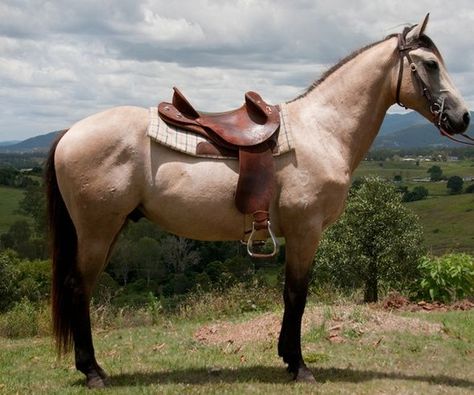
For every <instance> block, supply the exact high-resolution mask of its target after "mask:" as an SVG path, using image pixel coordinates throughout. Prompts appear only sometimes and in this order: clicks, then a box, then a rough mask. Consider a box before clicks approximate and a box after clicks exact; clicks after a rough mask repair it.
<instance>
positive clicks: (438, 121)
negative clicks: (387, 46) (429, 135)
mask: <svg viewBox="0 0 474 395" xmlns="http://www.w3.org/2000/svg"><path fill="white" fill-rule="evenodd" d="M410 30H411V29H409V28H406V29H405V30H404V32H403V33H400V34H398V53H399V55H400V66H399V68H398V81H397V93H396V101H397V104H398V105H399V106H401V107H404V108H407V106H405V105H404V104H403V103H402V102H401V101H400V89H401V87H402V79H403V69H404V67H403V62H404V59H405V58H407V60H408V64H409V65H410V70H411V72H412V74H413V76H414V78H415V81H416V82H417V84H418V86H419V90H420V92H421V93H422V95H423V96H424V97H425V98H426V100H427V101H428V104H429V108H430V112H431V114H433V116H434V119H433V123H434V125H435V126H436V127H437V128H438V130H439V132H440V133H441V134H442V135H443V136H445V137H447V138H449V139H451V140H453V141H456V142H458V143H462V144H467V145H474V144H473V143H470V142H468V141H463V140H458V139H456V138H455V137H453V136H452V135H451V134H449V133H448V132H447V131H446V130H444V128H443V126H442V123H443V122H446V121H447V116H446V114H445V113H444V109H445V108H444V100H445V99H444V98H439V99H435V98H434V96H433V94H432V92H431V90H430V89H429V87H428V85H427V84H426V83H425V81H423V79H422V78H421V76H420V74H419V73H418V70H417V66H416V64H415V62H413V60H412V58H411V56H410V51H413V50H414V49H418V48H421V47H422V46H423V45H421V44H419V43H414V44H411V45H407V43H406V36H407V34H408V32H409V31H410ZM446 91H447V90H441V92H446ZM461 136H463V137H464V138H466V139H467V140H470V141H474V139H473V138H472V137H470V136H468V135H466V134H464V133H461Z"/></svg>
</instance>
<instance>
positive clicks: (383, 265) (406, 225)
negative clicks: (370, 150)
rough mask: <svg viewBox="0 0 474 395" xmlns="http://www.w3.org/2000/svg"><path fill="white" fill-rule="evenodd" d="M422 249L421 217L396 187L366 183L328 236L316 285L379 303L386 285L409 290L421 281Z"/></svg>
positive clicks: (317, 266)
mask: <svg viewBox="0 0 474 395" xmlns="http://www.w3.org/2000/svg"><path fill="white" fill-rule="evenodd" d="M421 245H422V231H421V227H420V225H419V223H418V218H417V217H416V216H415V215H414V214H413V213H412V212H411V211H410V210H409V209H408V208H406V207H405V206H404V205H403V204H402V202H401V196H400V194H399V193H397V191H396V189H395V187H394V186H392V185H391V184H389V183H387V182H385V181H383V180H382V179H380V178H366V179H364V180H363V182H362V184H361V185H360V186H359V187H358V188H357V189H356V190H355V191H352V192H351V194H350V196H349V199H348V203H347V207H346V211H345V213H344V214H343V216H342V217H341V218H340V220H339V221H338V222H337V223H336V224H334V225H333V226H331V227H330V228H329V229H328V230H327V231H326V233H325V235H324V237H323V240H322V242H321V245H320V248H319V250H318V252H317V254H316V257H315V268H314V274H315V281H318V280H320V281H323V282H324V281H326V282H330V283H332V284H334V285H336V286H339V287H341V288H350V289H354V288H358V287H364V301H365V302H376V301H377V300H378V290H379V285H380V283H381V282H383V283H384V284H385V285H388V286H390V287H406V286H409V285H411V283H412V282H413V281H414V280H415V279H416V276H417V262H418V260H419V259H420V257H421V256H422V255H423V250H422V248H421V247H420V246H421Z"/></svg>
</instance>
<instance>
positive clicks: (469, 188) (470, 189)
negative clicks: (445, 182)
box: [464, 184, 474, 193]
mask: <svg viewBox="0 0 474 395" xmlns="http://www.w3.org/2000/svg"><path fill="white" fill-rule="evenodd" d="M464 192H466V193H474V184H471V185H469V186H467V187H466V189H465V191H464Z"/></svg>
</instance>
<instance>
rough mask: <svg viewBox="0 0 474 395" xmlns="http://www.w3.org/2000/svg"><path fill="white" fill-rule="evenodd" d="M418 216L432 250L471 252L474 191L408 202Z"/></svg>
mask: <svg viewBox="0 0 474 395" xmlns="http://www.w3.org/2000/svg"><path fill="white" fill-rule="evenodd" d="M407 204H408V207H410V209H412V210H413V211H414V212H415V213H416V214H417V215H418V216H419V217H420V221H421V223H422V224H423V228H424V232H425V240H426V246H427V247H428V248H429V249H430V250H431V251H432V252H433V253H434V254H441V253H444V252H449V251H450V250H452V251H466V252H469V253H471V254H474V194H464V195H454V196H443V197H441V196H438V197H434V198H431V199H426V200H420V201H417V202H411V203H407Z"/></svg>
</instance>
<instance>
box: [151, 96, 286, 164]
mask: <svg viewBox="0 0 474 395" xmlns="http://www.w3.org/2000/svg"><path fill="white" fill-rule="evenodd" d="M147 135H148V136H149V137H150V138H151V139H152V140H154V141H156V142H157V143H158V144H162V145H164V146H166V147H168V148H171V149H173V150H175V151H179V152H183V153H185V154H188V155H192V156H197V157H202V158H215V159H237V158H235V157H225V156H216V155H203V154H197V153H196V149H197V146H198V144H199V143H200V142H209V140H207V139H206V138H205V137H202V136H200V135H197V134H194V133H192V132H189V131H187V130H182V129H179V128H177V127H175V126H172V125H168V124H167V123H166V122H164V121H163V120H162V119H161V118H160V117H159V115H158V110H157V108H156V107H151V108H150V123H149V125H148V131H147ZM293 149H294V143H293V135H292V133H291V128H290V124H289V122H288V110H287V107H286V104H280V131H279V133H278V147H277V149H276V150H275V152H274V154H273V156H279V155H282V154H284V153H286V152H289V151H291V150H293Z"/></svg>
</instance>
